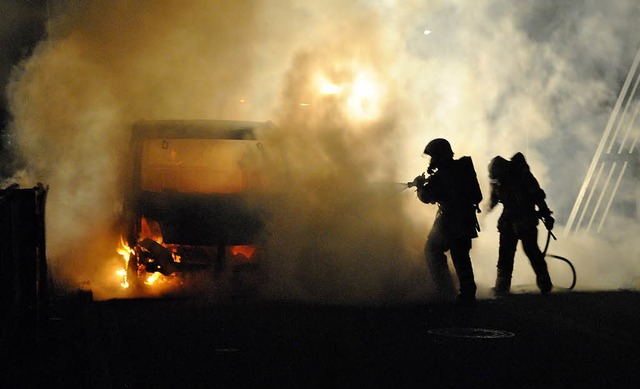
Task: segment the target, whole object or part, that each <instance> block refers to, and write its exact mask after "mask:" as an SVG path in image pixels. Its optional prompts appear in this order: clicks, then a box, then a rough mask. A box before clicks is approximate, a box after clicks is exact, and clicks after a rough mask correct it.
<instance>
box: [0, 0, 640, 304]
mask: <svg viewBox="0 0 640 389" xmlns="http://www.w3.org/2000/svg"><path fill="white" fill-rule="evenodd" d="M70 5H71V7H69V8H68V9H64V8H61V9H60V10H59V12H57V13H56V14H55V15H54V16H55V18H53V19H52V20H51V22H50V33H49V39H48V40H47V41H44V42H42V43H41V44H40V45H39V47H38V48H37V50H36V52H35V53H34V55H33V56H32V57H31V58H30V59H29V60H28V61H26V62H24V63H23V64H22V65H21V67H20V71H19V72H17V73H16V77H15V79H14V82H13V83H12V85H11V86H10V89H9V93H10V98H11V109H12V114H13V116H14V118H15V121H14V123H13V136H14V137H15V139H16V141H17V142H18V143H19V146H20V149H21V151H22V154H23V155H24V157H25V158H26V160H28V161H29V176H30V177H33V178H34V179H36V180H38V181H42V182H44V183H46V184H48V185H50V187H51V192H50V196H49V200H48V207H47V209H48V215H47V220H48V226H47V233H48V249H49V258H50V260H52V261H55V262H56V263H57V264H59V266H58V267H59V269H60V272H61V273H62V274H65V275H66V276H68V277H72V276H73V277H75V276H80V277H81V278H82V277H88V278H91V279H92V280H95V279H96V278H99V277H102V276H103V270H105V269H106V268H107V266H105V262H108V260H106V259H105V258H111V256H113V254H112V253H111V251H112V249H111V247H110V242H112V241H113V239H112V238H113V237H112V235H114V234H115V232H114V233H112V232H113V231H112V230H113V228H112V226H113V224H114V223H115V222H116V221H117V218H118V209H119V207H118V202H119V191H120V181H119V179H120V176H119V174H120V172H122V171H123V166H121V163H122V160H123V159H122V157H123V153H124V151H123V150H125V148H126V146H127V142H128V138H127V128H128V126H129V125H130V124H131V123H132V122H133V121H136V120H139V119H163V118H180V119H189V118H198V119H202V118H212V119H242V120H273V121H274V122H276V124H277V125H278V126H277V130H276V131H275V133H274V134H272V136H271V137H270V138H269V139H266V140H265V142H267V143H268V144H269V145H270V146H271V147H272V148H273V149H277V150H280V151H282V152H283V153H285V154H286V157H287V161H288V166H287V170H288V172H289V174H291V176H290V177H291V181H290V187H289V188H287V191H286V192H285V196H286V200H287V202H286V204H285V205H283V206H282V207H281V208H279V209H278V212H276V213H275V216H274V219H273V220H271V221H270V224H269V232H270V233H271V235H270V236H271V239H272V240H271V241H270V243H269V244H270V245H271V249H272V252H273V253H274V254H275V255H274V258H277V260H272V261H271V262H270V263H269V265H270V267H271V268H270V270H271V272H272V274H271V279H272V280H277V282H275V283H271V284H269V285H268V288H267V291H268V292H269V293H271V294H272V295H274V296H279V297H286V298H306V299H316V300H324V301H327V300H328V301H347V302H350V301H351V302H352V301H381V300H382V301H384V300H390V299H391V300H398V299H415V298H423V297H425V296H428V294H429V290H430V286H429V285H428V282H427V280H426V269H425V266H424V263H423V261H424V260H423V258H422V244H423V243H424V239H425V238H426V233H427V231H428V228H429V224H430V222H431V220H432V217H433V212H434V210H433V208H434V207H432V206H427V205H424V204H421V203H419V201H418V200H417V199H416V198H415V195H414V194H413V193H411V191H404V192H400V193H398V192H393V191H392V190H390V189H381V188H382V187H381V186H379V185H378V186H375V185H373V184H374V183H381V182H390V183H391V182H406V181H409V180H411V179H412V178H413V177H414V176H415V175H417V174H418V173H419V172H421V171H423V170H424V168H425V161H424V160H423V159H421V158H420V154H421V152H422V148H423V147H424V145H425V144H426V142H428V141H429V140H430V139H432V138H435V137H445V138H447V139H449V140H450V141H451V143H452V145H453V148H454V151H455V153H456V156H457V157H459V156H463V155H471V156H472V157H473V159H474V162H475V165H476V170H477V172H478V176H479V179H480V181H481V184H482V186H483V189H484V191H485V197H488V183H487V178H486V166H487V164H488V162H489V160H490V159H491V158H492V157H493V156H495V155H498V154H500V155H503V156H505V157H510V156H511V155H513V154H514V153H515V152H517V151H522V152H524V153H525V155H526V156H527V159H528V161H529V163H530V165H531V167H532V170H533V172H534V174H535V175H536V176H537V177H538V179H539V181H540V182H541V184H542V186H543V188H544V189H545V190H546V192H547V194H548V197H549V204H550V206H551V208H552V209H553V210H554V211H555V212H556V216H557V219H558V224H559V228H561V225H562V223H563V221H564V220H566V217H567V216H568V212H569V210H570V208H571V206H572V203H573V201H574V200H575V196H576V194H577V191H578V189H579V186H580V184H581V181H582V179H583V177H584V173H586V169H587V167H588V164H589V162H590V160H591V157H592V156H593V152H594V150H595V146H596V145H597V142H598V140H599V137H600V134H601V132H602V129H603V128H604V124H605V123H606V120H607V118H608V115H609V114H610V112H611V107H612V105H613V103H614V102H615V98H616V95H617V92H618V90H619V88H620V83H621V81H620V80H621V79H623V78H624V76H625V75H626V71H627V70H628V67H629V64H630V63H631V60H632V58H633V56H634V55H635V51H636V49H637V45H638V43H639V40H640V26H639V25H638V23H637V22H636V21H637V20H638V16H640V5H639V4H637V2H636V1H633V0H629V1H617V2H615V3H607V4H604V3H602V2H598V1H589V0H584V1H568V2H561V3H558V2H556V1H524V2H517V3H514V2H507V1H497V0H496V1H476V2H462V1H453V0H451V1H447V0H442V1H426V0H425V1H419V0H412V1H392V0H386V1H373V0H370V1H365V0H361V1H356V2H344V1H337V0H335V1H326V0H325V1H318V2H296V1H278V2H272V1H264V2H252V1H236V2H233V3H228V2H218V1H204V0H202V1H190V2H179V1H169V0H167V1H157V2H139V3H135V4H132V3H131V2H127V1H113V2H109V3H108V4H106V3H104V2H98V1H90V2H83V3H82V4H81V5H77V4H75V3H73V4H70ZM425 30H429V31H431V33H430V34H424V31H425ZM358 77H360V79H362V77H364V78H365V79H366V80H367V82H370V84H367V85H369V87H370V88H373V89H367V88H365V90H366V91H368V92H369V93H373V91H375V92H376V93H378V94H377V97H375V98H371V97H366V96H361V97H360V98H359V99H358V98H354V97H353V96H355V95H356V93H355V91H356V90H362V87H356V84H357V83H356V82H355V80H356V79H358ZM318 80H321V81H318ZM322 80H324V81H322ZM318 82H320V83H321V82H327V83H329V84H331V85H333V87H334V88H338V89H335V91H336V93H334V94H322V93H320V88H319V85H318ZM340 88H342V89H340ZM358 88H360V89H358ZM337 92H340V93H337ZM240 99H244V101H245V103H243V104H239V103H238V102H239V101H240ZM301 104H303V105H301ZM364 113H366V115H363V114H364ZM391 187H392V186H391V185H390V186H389V187H386V188H391ZM494 213H495V214H489V215H485V214H481V224H482V227H483V232H482V233H481V236H480V237H479V238H478V239H476V240H475V241H474V249H473V251H472V258H473V260H474V267H475V271H476V276H477V282H478V283H479V284H480V286H481V288H484V289H487V288H488V287H489V286H491V284H492V282H493V277H494V276H495V261H496V256H497V235H496V234H495V232H494V231H495V220H496V219H497V210H496V211H494ZM626 223H627V224H625V225H626V226H628V227H629V228H627V229H626V230H625V231H627V232H628V233H629V234H631V233H636V232H637V219H635V220H633V221H631V222H628V221H627V222H626ZM106 235H109V236H108V238H107V239H104V242H103V241H102V240H101V239H100V238H99V237H100V236H106ZM541 236H542V232H541ZM614 238H615V236H614ZM624 238H625V239H621V240H619V241H618V240H615V241H614V240H612V239H611V238H610V237H608V236H606V234H602V235H599V236H591V235H590V236H575V237H571V238H566V239H564V238H563V239H561V240H560V241H558V242H554V243H552V247H551V249H550V251H553V252H557V253H558V254H560V255H563V256H566V257H568V258H571V259H574V261H575V263H576V268H577V271H578V276H579V280H580V283H579V287H581V288H587V289H588V288H620V287H629V286H634V285H635V286H637V278H638V271H637V270H635V269H638V268H640V266H637V265H638V263H637V259H636V258H638V256H637V255H634V256H629V254H627V253H637V251H638V247H637V244H634V243H633V240H632V239H626V238H628V236H626V234H625V236H624ZM541 240H542V239H541ZM585 247H590V248H592V249H591V250H583V249H584V248H585ZM556 248H557V250H556ZM98 249H99V250H98ZM601 253H611V254H612V255H615V257H614V258H615V260H614V261H616V262H615V266H612V265H611V260H604V259H603V256H604V254H601ZM607 255H608V254H607ZM519 258H520V257H519ZM114 260H115V259H114ZM528 266H529V265H528V264H527V263H526V260H525V259H522V260H521V259H518V260H517V264H516V275H515V277H516V280H514V281H515V282H519V281H520V280H523V281H524V282H526V280H530V279H532V272H531V271H530V269H528ZM550 266H554V268H555V266H556V265H555V264H554V265H550ZM603 269H608V270H609V271H607V272H606V276H603ZM109 270H110V269H109ZM564 270H566V269H558V273H560V272H563V271H564ZM553 275H554V272H552V276H553ZM559 277H563V276H559ZM561 281H563V280H562V278H561ZM94 283H95V281H94ZM634 283H635V284H634Z"/></svg>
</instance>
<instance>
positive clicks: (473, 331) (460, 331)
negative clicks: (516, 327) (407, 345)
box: [429, 328, 516, 339]
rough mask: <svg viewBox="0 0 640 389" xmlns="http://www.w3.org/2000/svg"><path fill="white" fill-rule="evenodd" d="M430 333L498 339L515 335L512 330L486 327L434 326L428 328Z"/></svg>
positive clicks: (456, 336)
mask: <svg viewBox="0 0 640 389" xmlns="http://www.w3.org/2000/svg"><path fill="white" fill-rule="evenodd" d="M429 333H430V334H432V335H439V336H448V337H451V338H474V339H499V338H511V337H513V336H515V335H516V334H514V333H513V332H509V331H502V330H490V329H486V328H434V329H431V330H429Z"/></svg>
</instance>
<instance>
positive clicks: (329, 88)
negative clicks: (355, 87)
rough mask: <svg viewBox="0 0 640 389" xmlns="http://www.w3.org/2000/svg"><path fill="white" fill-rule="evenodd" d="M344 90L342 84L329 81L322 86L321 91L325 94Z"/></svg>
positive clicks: (335, 93)
mask: <svg viewBox="0 0 640 389" xmlns="http://www.w3.org/2000/svg"><path fill="white" fill-rule="evenodd" d="M341 91H342V87H341V86H340V85H336V84H332V83H329V82H325V83H323V84H322V85H321V86H320V93H322V94H323V95H337V94H338V93H340V92H341Z"/></svg>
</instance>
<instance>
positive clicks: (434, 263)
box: [424, 219, 476, 300]
mask: <svg viewBox="0 0 640 389" xmlns="http://www.w3.org/2000/svg"><path fill="white" fill-rule="evenodd" d="M452 235H453V234H450V233H447V231H445V230H444V229H443V228H442V225H441V223H440V222H439V221H438V219H436V222H435V223H434V226H433V229H432V230H431V232H430V233H429V237H428V238H427V242H426V244H425V248H424V254H425V258H426V260H427V268H428V270H429V274H430V275H431V278H432V280H433V282H434V284H435V286H436V293H437V294H438V297H439V298H442V299H446V300H448V299H450V298H451V297H453V296H455V293H456V291H455V286H454V283H453V280H452V278H451V273H450V272H449V266H448V265H447V256H446V252H447V251H450V254H451V260H452V262H453V266H454V268H455V270H456V274H457V276H458V282H459V284H460V296H461V297H462V298H468V299H475V295H476V283H475V279H474V275H473V267H472V265H471V257H470V256H469V251H470V250H471V238H462V237H456V236H452Z"/></svg>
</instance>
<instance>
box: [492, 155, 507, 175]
mask: <svg viewBox="0 0 640 389" xmlns="http://www.w3.org/2000/svg"><path fill="white" fill-rule="evenodd" d="M508 168H509V161H508V160H506V159H504V158H502V157H501V156H499V155H498V156H497V157H495V158H493V159H492V160H491V162H489V178H491V179H492V180H500V179H502V178H503V177H504V176H505V175H506V174H507V169H508Z"/></svg>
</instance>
